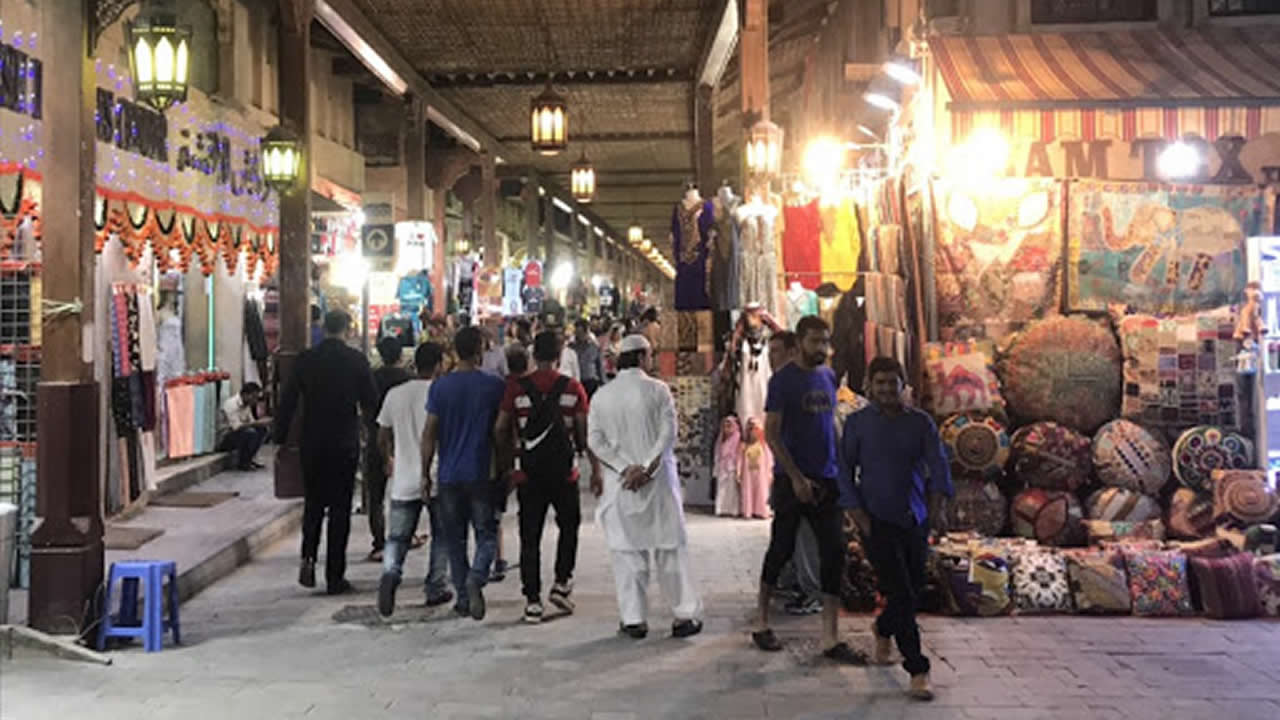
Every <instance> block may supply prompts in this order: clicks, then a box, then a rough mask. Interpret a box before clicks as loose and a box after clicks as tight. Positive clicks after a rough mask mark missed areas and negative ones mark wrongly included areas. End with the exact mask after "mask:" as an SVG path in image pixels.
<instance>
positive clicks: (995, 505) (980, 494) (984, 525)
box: [947, 477, 1009, 535]
mask: <svg viewBox="0 0 1280 720" xmlns="http://www.w3.org/2000/svg"><path fill="white" fill-rule="evenodd" d="M955 489H956V496H955V498H953V499H952V500H951V502H949V503H947V519H948V521H949V526H950V528H951V529H952V530H976V531H977V532H979V533H981V534H983V535H998V534H1000V532H1001V531H1002V530H1004V526H1005V521H1006V520H1008V518H1009V501H1008V500H1006V499H1005V497H1004V495H1002V494H1000V488H999V486H997V485H996V484H995V483H993V482H985V481H983V480H979V479H974V478H967V477H957V478H956V479H955Z"/></svg>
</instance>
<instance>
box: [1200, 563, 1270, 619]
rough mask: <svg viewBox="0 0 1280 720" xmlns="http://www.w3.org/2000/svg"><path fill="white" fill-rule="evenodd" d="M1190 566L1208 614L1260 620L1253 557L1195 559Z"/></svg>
mask: <svg viewBox="0 0 1280 720" xmlns="http://www.w3.org/2000/svg"><path fill="white" fill-rule="evenodd" d="M1190 563H1191V574H1192V577H1193V578H1194V580H1195V585H1196V589H1197V590H1198V591H1199V592H1198V594H1199V597H1200V605H1201V607H1202V608H1204V614H1205V615H1207V616H1208V617H1211V618H1218V619H1233V618H1251V617H1257V616H1258V615H1259V614H1260V613H1261V611H1262V608H1261V604H1260V603H1259V600H1258V585H1257V581H1256V579H1255V577H1254V557H1253V555H1250V554H1249V553H1235V554H1232V555H1229V556H1227V557H1192V558H1190Z"/></svg>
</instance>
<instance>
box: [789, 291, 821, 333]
mask: <svg viewBox="0 0 1280 720" xmlns="http://www.w3.org/2000/svg"><path fill="white" fill-rule="evenodd" d="M786 299H787V324H788V325H790V326H791V329H792V330H795V328H796V324H797V323H799V322H800V318H802V317H804V316H805V315H817V314H818V294H817V293H816V292H814V291H812V290H806V289H804V288H803V287H797V286H795V285H794V284H793V285H792V286H791V287H790V288H788V289H787V293H786Z"/></svg>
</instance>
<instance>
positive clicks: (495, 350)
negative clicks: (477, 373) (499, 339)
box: [480, 345, 508, 380]
mask: <svg viewBox="0 0 1280 720" xmlns="http://www.w3.org/2000/svg"><path fill="white" fill-rule="evenodd" d="M480 369H481V370H483V371H485V372H487V373H489V374H490V375H492V376H494V377H496V378H498V379H499V380H506V379H507V375H508V372H507V349H506V348H505V347H503V346H501V345H495V346H493V347H491V348H489V349H488V350H486V351H485V352H484V357H482V358H481V359H480Z"/></svg>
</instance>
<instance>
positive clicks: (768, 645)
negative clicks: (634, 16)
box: [751, 630, 782, 652]
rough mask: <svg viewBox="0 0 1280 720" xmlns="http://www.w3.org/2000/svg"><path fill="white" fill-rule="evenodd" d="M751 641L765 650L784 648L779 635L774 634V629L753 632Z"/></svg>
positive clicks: (771, 650)
mask: <svg viewBox="0 0 1280 720" xmlns="http://www.w3.org/2000/svg"><path fill="white" fill-rule="evenodd" d="M751 642H753V643H755V644H756V647H758V648H760V649H761V650H763V651H765V652H778V651H779V650H781V649H782V643H781V642H779V641H778V636H777V635H774V634H773V630H758V631H756V632H753V633H751Z"/></svg>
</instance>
